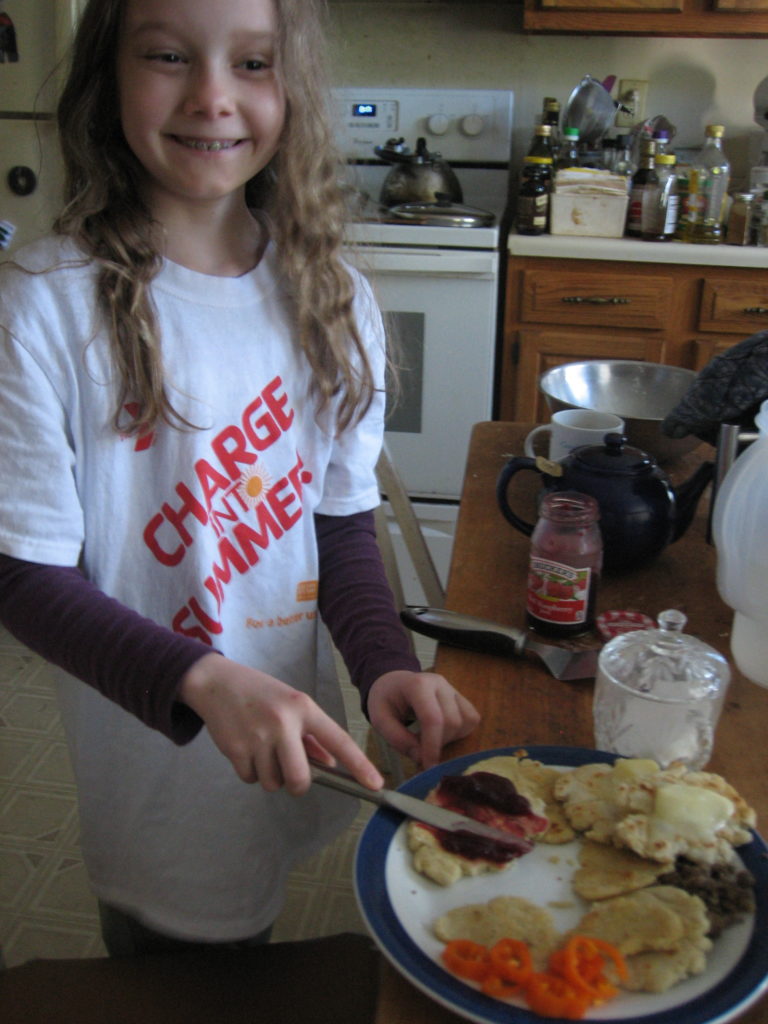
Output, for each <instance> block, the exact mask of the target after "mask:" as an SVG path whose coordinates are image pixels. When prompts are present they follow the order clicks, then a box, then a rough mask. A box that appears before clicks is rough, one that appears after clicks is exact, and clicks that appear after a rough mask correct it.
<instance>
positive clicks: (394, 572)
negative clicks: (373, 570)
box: [376, 443, 445, 608]
mask: <svg viewBox="0 0 768 1024" xmlns="http://www.w3.org/2000/svg"><path fill="white" fill-rule="evenodd" d="M376 476H377V478H378V481H379V490H380V491H381V494H382V497H384V498H386V499H387V501H388V502H389V505H390V507H391V509H392V513H393V515H394V517H395V522H396V523H397V525H398V527H399V528H400V533H401V535H402V538H403V542H404V544H405V548H406V551H407V552H408V555H409V557H410V559H411V562H412V563H413V567H414V569H415V571H416V576H417V578H418V580H419V583H420V584H421V589H422V590H423V591H424V596H425V597H426V599H427V604H428V605H431V606H432V607H434V608H442V607H443V604H444V602H445V591H444V590H443V585H442V583H441V582H440V576H439V575H438V572H437V569H436V568H435V563H434V561H433V559H432V554H431V552H430V550H429V548H428V547H427V542H426V540H425V538H424V533H423V532H422V529H421V524H420V523H419V520H418V518H417V516H416V513H415V511H414V509H413V505H412V504H411V499H410V497H409V495H408V492H407V491H406V489H405V486H404V484H403V481H402V480H401V478H400V476H399V474H398V472H397V469H396V467H395V464H394V462H393V460H392V456H391V454H390V452H389V449H388V448H387V446H386V443H385V444H384V447H383V448H382V450H381V455H380V456H379V461H378V463H377V465H376ZM386 527H387V517H386V510H385V509H384V508H383V507H382V506H380V507H379V510H378V513H377V522H376V529H377V531H378V537H379V544H380V547H381V551H382V557H383V558H384V564H385V567H386V569H387V575H388V577H389V580H390V585H391V586H392V589H393V591H394V593H395V598H396V600H397V602H398V606H399V607H400V608H402V607H404V605H405V598H404V593H403V586H402V579H401V577H400V572H399V569H398V566H397V560H396V558H395V551H394V546H393V544H392V538H391V535H390V533H389V529H388V528H386ZM390 560H391V562H392V564H391V566H390V564H389V562H390Z"/></svg>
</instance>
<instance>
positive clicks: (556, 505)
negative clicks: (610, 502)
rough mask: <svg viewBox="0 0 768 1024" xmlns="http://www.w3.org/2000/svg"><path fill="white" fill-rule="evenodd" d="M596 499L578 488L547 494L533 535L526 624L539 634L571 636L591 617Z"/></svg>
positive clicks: (598, 543) (599, 552) (597, 561)
mask: <svg viewBox="0 0 768 1024" xmlns="http://www.w3.org/2000/svg"><path fill="white" fill-rule="evenodd" d="M599 514H600V513H599V508H598V504H597V501H596V500H595V499H594V498H593V497H592V496H591V495H588V494H580V493H579V492H577V491H554V492H550V493H549V494H545V495H544V497H543V498H542V501H541V506H540V508H539V520H538V522H537V523H536V526H535V528H534V531H533V533H532V534H531V554H530V562H529V569H528V600H527V611H528V623H529V625H531V626H533V628H534V629H535V630H537V631H538V632H539V633H546V634H549V635H550V636H574V635H575V634H577V633H585V632H586V631H587V630H588V629H590V628H591V627H592V625H593V624H594V621H595V603H596V598H597V584H598V580H599V578H600V572H601V570H602V567H603V538H602V535H601V533H600V527H599V526H598V522H597V521H598V518H599Z"/></svg>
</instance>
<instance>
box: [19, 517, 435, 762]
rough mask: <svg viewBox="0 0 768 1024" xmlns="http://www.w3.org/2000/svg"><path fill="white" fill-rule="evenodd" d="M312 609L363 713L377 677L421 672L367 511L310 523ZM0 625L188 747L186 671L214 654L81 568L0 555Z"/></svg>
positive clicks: (191, 723) (192, 722) (192, 718)
mask: <svg viewBox="0 0 768 1024" xmlns="http://www.w3.org/2000/svg"><path fill="white" fill-rule="evenodd" d="M315 529H316V533H317V543H318V550H319V558H320V590H319V610H320V615H321V616H322V618H323V620H324V622H325V623H326V625H327V626H328V629H329V631H330V633H331V636H332V637H333V641H334V643H335V644H336V646H337V647H338V649H339V651H340V653H341V655H342V657H343V658H344V661H345V664H346V665H347V668H348V670H349V673H350V677H351V679H352V682H353V683H354V685H355V686H356V687H357V688H358V689H359V690H360V695H361V701H362V706H363V708H364V709H365V707H366V703H367V697H368V692H369V690H370V688H371V686H372V684H373V683H374V681H375V680H376V679H378V677H379V676H380V675H383V674H384V673H385V672H389V671H394V670H396V669H409V670H412V671H419V670H420V665H419V662H418V659H417V658H416V657H415V656H414V654H413V652H412V649H411V647H410V644H409V642H408V638H407V636H406V634H405V631H404V629H403V627H402V626H401V624H400V620H399V617H398V615H397V611H396V609H395V606H394V602H393V600H392V594H391V591H390V588H389V585H388V583H387V579H386V575H385V572H384V566H383V563H382V560H381V556H380V553H379V548H378V544H377V542H376V528H375V525H374V516H373V513H372V512H360V513H357V514H355V515H350V516H324V515H317V516H316V517H315ZM0 622H2V624H3V625H4V626H5V627H6V629H7V630H8V631H9V632H10V633H11V634H13V636H15V637H16V638H17V639H18V640H20V641H21V642H22V643H23V644H25V645H26V646H27V647H29V648H30V649H31V650H33V651H35V652H36V653H37V654H40V655H41V656H42V657H44V658H45V659H46V660H47V661H49V662H51V663H52V664H55V665H57V666H59V667H60V668H63V669H64V670H65V671H67V672H69V673H70V674H71V675H73V676H76V677H77V678H78V679H81V680H82V681H83V682H85V683H87V684H88V685H90V686H93V687H95V688H96V689H97V690H99V691H100V692H101V693H103V694H104V695H105V696H106V697H108V698H109V699H110V700H113V701H115V702H116V703H118V704H120V706H121V707H123V708H125V709H126V710H127V711H129V712H131V713H132V714H134V715H136V716H137V717H138V718H139V719H141V721H142V722H144V723H145V724H146V725H148V726H150V727H151V728H153V729H158V730H159V731H160V732H162V733H164V734H165V735H166V736H168V737H169V738H170V739H172V740H173V741H174V742H175V743H179V744H182V743H186V742H188V741H189V740H191V739H192V738H193V737H194V736H195V735H196V734H197V733H198V731H199V730H200V728H201V727H202V721H201V719H200V718H199V717H198V715H197V714H196V713H195V712H194V711H192V709H191V708H189V707H188V706H187V705H186V704H184V703H183V702H182V701H180V700H179V699H178V697H177V691H178V687H179V684H180V682H181V679H182V677H183V676H184V674H185V672H186V671H187V670H188V669H189V668H190V666H191V665H193V664H194V662H196V661H197V660H198V659H199V658H201V657H203V655H205V654H210V653H211V648H210V647H209V646H208V645H207V644H204V643H202V642H200V641H199V640H195V639H192V638H190V637H185V636H180V635H178V634H177V633H174V632H172V631H171V630H170V629H168V628H167V627H165V626H160V625H158V624H157V623H155V622H153V621H151V620H150V619H147V618H145V617H144V616H142V615H139V614H138V613H137V612H134V611H133V610H132V609H130V608H128V607H126V606H125V605H124V604H122V603H121V602H119V601H116V600H115V599H114V598H111V597H108V596H107V595H106V594H104V593H103V592H102V591H100V590H99V589H98V588H97V587H95V586H94V585H93V584H92V583H91V582H90V581H89V580H87V579H86V578H85V577H84V576H83V574H82V573H81V572H80V570H79V569H77V568H74V567H68V566H55V565H39V564H37V563H34V562H26V561H22V560H20V559H16V558H12V557H10V556H8V555H0Z"/></svg>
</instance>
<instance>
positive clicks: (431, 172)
mask: <svg viewBox="0 0 768 1024" xmlns="http://www.w3.org/2000/svg"><path fill="white" fill-rule="evenodd" d="M374 153H375V154H376V156H378V157H379V158H380V159H381V160H384V161H386V162H387V163H390V164H392V165H393V166H392V169H391V170H390V171H389V172H388V174H387V176H386V178H385V179H384V182H383V184H382V186H381V195H380V197H379V201H380V202H381V204H382V205H383V206H397V205H398V204H400V203H435V202H437V201H438V200H439V199H441V198H447V199H449V200H450V201H451V202H454V203H462V202H463V201H464V195H463V193H462V190H461V185H460V184H459V179H458V178H457V177H456V175H455V174H454V172H453V170H452V169H451V167H449V165H448V164H447V163H446V162H445V160H443V158H442V157H441V156H440V154H439V153H430V152H429V150H428V149H427V140H426V139H424V138H420V139H419V140H418V141H417V143H416V152H415V153H413V152H411V150H410V149H409V148H408V147H407V146H406V145H405V140H404V139H389V141H388V142H387V144H386V145H385V146H375V147H374Z"/></svg>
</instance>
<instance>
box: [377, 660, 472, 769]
mask: <svg viewBox="0 0 768 1024" xmlns="http://www.w3.org/2000/svg"><path fill="white" fill-rule="evenodd" d="M368 717H369V719H370V722H371V725H372V726H373V728H374V729H375V730H376V732H378V733H380V734H381V736H383V738H384V739H385V740H386V741H387V743H389V745H390V746H391V747H394V749H395V750H397V751H398V752H399V753H401V754H404V755H405V756H406V757H410V758H411V760H413V761H415V762H416V763H417V764H419V765H421V766H422V767H423V768H431V767H432V766H433V765H436V764H439V762H440V754H441V751H442V749H443V747H444V746H445V744H446V743H450V742H451V741H452V740H459V739H461V738H462V737H464V736H468V735H469V733H471V732H472V730H473V729H474V728H475V726H477V724H478V723H479V721H480V715H479V713H478V712H477V710H476V709H475V707H474V705H473V704H471V703H470V702H469V701H468V700H467V699H466V697H463V696H462V695H461V694H460V693H459V691H458V690H456V689H454V687H453V686H451V684H450V683H449V682H448V680H447V679H445V678H444V677H443V676H440V675H438V674H437V673H436V672H406V671H401V672H386V673H385V674H384V675H383V676H379V678H378V679H377V680H376V682H375V683H374V684H373V686H372V687H371V689H370V691H369V693H368ZM414 719H415V720H416V721H417V722H418V724H419V730H418V732H411V731H410V730H409V729H408V728H407V724H408V723H409V722H412V721H413V720H414Z"/></svg>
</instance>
